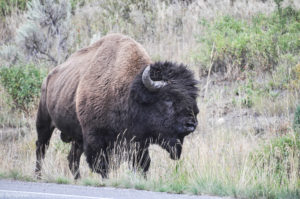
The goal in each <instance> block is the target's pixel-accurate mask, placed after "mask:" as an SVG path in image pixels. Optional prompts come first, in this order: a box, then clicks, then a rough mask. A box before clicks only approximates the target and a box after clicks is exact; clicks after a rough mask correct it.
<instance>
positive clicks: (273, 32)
mask: <svg viewBox="0 0 300 199" xmlns="http://www.w3.org/2000/svg"><path fill="white" fill-rule="evenodd" d="M299 18H300V11H297V10H295V9H293V8H292V7H287V8H284V9H281V11H280V13H279V11H276V12H274V13H273V14H271V15H270V16H266V15H263V14H260V15H257V16H254V17H253V18H252V20H251V21H250V22H247V21H245V20H241V19H235V18H233V17H231V16H222V17H220V18H217V19H216V20H215V21H214V22H211V23H209V22H207V21H205V20H202V21H201V23H200V24H201V26H203V27H204V28H205V29H206V30H207V31H206V33H205V34H204V36H201V38H199V39H198V42H199V43H200V44H201V45H202V47H201V49H200V50H199V52H198V53H197V54H196V55H195V56H194V58H195V60H196V61H197V62H199V63H200V65H201V66H202V68H201V69H202V70H205V71H208V69H209V68H208V67H209V66H210V62H211V60H210V59H211V52H212V47H213V46H214V50H213V52H214V59H213V60H212V61H213V68H212V69H213V72H214V71H219V70H220V69H219V68H225V70H224V69H223V71H225V72H227V74H228V75H233V74H237V73H238V72H240V71H245V70H253V69H254V70H256V69H258V70H261V71H271V70H272V69H274V68H275V67H276V66H277V65H278V63H279V61H280V57H281V56H282V55H285V54H292V55H293V56H299V53H300V37H299V32H300V23H299Z"/></svg>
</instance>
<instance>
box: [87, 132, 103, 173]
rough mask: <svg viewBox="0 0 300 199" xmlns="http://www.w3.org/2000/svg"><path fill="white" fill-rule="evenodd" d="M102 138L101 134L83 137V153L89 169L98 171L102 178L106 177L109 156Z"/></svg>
mask: <svg viewBox="0 0 300 199" xmlns="http://www.w3.org/2000/svg"><path fill="white" fill-rule="evenodd" d="M104 140H105V139H104V138H102V137H101V136H89V137H88V139H84V153H85V155H86V161H87V163H88V165H89V167H90V168H91V170H92V171H93V172H96V173H99V174H100V175H101V176H102V178H107V177H108V170H109V158H108V152H107V145H106V143H105V141H104Z"/></svg>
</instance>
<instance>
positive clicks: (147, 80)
mask: <svg viewBox="0 0 300 199" xmlns="http://www.w3.org/2000/svg"><path fill="white" fill-rule="evenodd" d="M150 68H151V67H150V65H148V66H147V67H146V68H145V70H144V72H143V75H142V81H143V84H144V85H145V87H146V88H147V89H148V90H149V91H151V92H154V91H157V90H158V89H160V88H162V87H164V86H166V85H167V82H164V81H153V80H152V79H151V77H150Z"/></svg>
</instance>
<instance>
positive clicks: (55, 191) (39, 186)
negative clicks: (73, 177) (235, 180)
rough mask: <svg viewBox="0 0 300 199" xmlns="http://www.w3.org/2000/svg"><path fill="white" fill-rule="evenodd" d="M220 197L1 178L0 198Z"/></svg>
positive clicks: (185, 198)
mask: <svg viewBox="0 0 300 199" xmlns="http://www.w3.org/2000/svg"><path fill="white" fill-rule="evenodd" d="M15 198H18V199H20V198H22V199H37V198H39V199H62V198H64V199H156V198H157V199H175V198H176V199H220V197H212V196H189V195H179V194H167V193H159V192H151V191H139V190H134V189H118V188H109V187H88V186H78V185H61V184H53V183H34V182H21V181H13V180H0V199H15Z"/></svg>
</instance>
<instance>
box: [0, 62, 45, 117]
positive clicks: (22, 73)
mask: <svg viewBox="0 0 300 199" xmlns="http://www.w3.org/2000/svg"><path fill="white" fill-rule="evenodd" d="M46 74H47V71H46V70H45V69H41V68H37V67H35V66H34V65H26V66H13V67H2V68H0V82H1V84H2V85H3V87H4V89H5V90H6V92H7V93H8V94H9V95H10V96H11V97H12V100H13V102H14V105H15V106H16V108H20V109H22V110H24V111H27V110H28V108H29V106H30V105H31V104H32V102H34V100H35V99H36V98H37V97H38V96H39V94H40V88H41V84H42V81H43V79H44V77H45V76H46Z"/></svg>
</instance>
